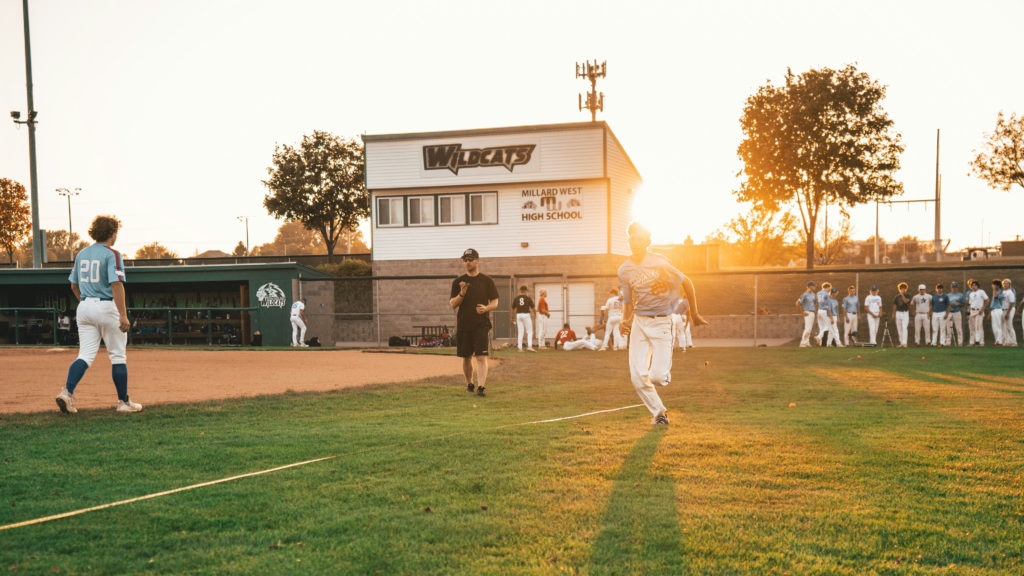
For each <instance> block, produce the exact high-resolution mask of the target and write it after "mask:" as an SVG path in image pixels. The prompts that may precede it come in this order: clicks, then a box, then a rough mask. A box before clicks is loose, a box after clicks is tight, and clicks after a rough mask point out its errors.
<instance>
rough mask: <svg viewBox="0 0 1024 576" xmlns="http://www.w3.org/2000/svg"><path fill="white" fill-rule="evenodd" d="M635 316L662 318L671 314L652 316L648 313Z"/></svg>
mask: <svg viewBox="0 0 1024 576" xmlns="http://www.w3.org/2000/svg"><path fill="white" fill-rule="evenodd" d="M637 316H642V317H643V318H664V317H666V316H671V314H654V315H653V316H651V315H648V314H637Z"/></svg>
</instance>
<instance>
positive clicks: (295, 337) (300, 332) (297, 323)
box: [291, 298, 309, 348]
mask: <svg viewBox="0 0 1024 576" xmlns="http://www.w3.org/2000/svg"><path fill="white" fill-rule="evenodd" d="M291 322H292V347H293V348H308V347H309V345H308V344H306V299H305V298H299V299H298V300H296V301H295V302H292V313H291Z"/></svg>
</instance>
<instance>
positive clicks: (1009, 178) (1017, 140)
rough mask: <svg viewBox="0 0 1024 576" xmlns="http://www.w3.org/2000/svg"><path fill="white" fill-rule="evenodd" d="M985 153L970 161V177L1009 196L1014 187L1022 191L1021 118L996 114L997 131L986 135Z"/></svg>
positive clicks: (1023, 121)
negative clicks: (980, 180) (1008, 193)
mask: <svg viewBox="0 0 1024 576" xmlns="http://www.w3.org/2000/svg"><path fill="white" fill-rule="evenodd" d="M985 138H986V142H985V149H984V150H983V151H982V152H978V151H977V150H974V153H975V154H977V156H975V158H974V160H972V161H971V175H973V176H977V177H978V178H981V179H982V180H984V181H985V182H987V183H988V185H989V186H991V187H993V188H995V189H996V190H1003V191H1005V192H1009V191H1010V189H1011V188H1012V187H1013V185H1014V184H1016V185H1018V186H1020V187H1021V188H1024V116H1021V117H1020V118H1018V117H1017V115H1016V114H1010V118H1009V119H1007V118H1006V117H1004V116H1003V113H1002V112H1000V113H999V117H998V118H997V119H996V129H995V130H994V131H993V132H992V133H991V134H985Z"/></svg>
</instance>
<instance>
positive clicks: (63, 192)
mask: <svg viewBox="0 0 1024 576" xmlns="http://www.w3.org/2000/svg"><path fill="white" fill-rule="evenodd" d="M81 191H82V189H81V188H75V189H74V190H68V189H67V188H57V195H58V196H66V197H67V199H68V256H69V257H70V260H74V259H75V240H74V239H73V238H72V236H71V197H72V196H78V194H79V193H80V192H81Z"/></svg>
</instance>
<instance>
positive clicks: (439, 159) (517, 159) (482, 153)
mask: <svg viewBox="0 0 1024 576" xmlns="http://www.w3.org/2000/svg"><path fill="white" fill-rule="evenodd" d="M536 147H537V145H536V144H522V145H518V146H495V147H493V148H466V149H465V150H463V148H462V144H442V145H438V146H424V147H423V169H424V170H451V171H452V174H458V173H459V170H460V169H462V168H481V167H486V166H504V167H505V168H507V169H508V171H509V172H511V171H512V169H513V168H515V167H516V166H521V165H523V164H526V163H528V162H529V161H530V158H531V157H532V156H533V150H534V148H536Z"/></svg>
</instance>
